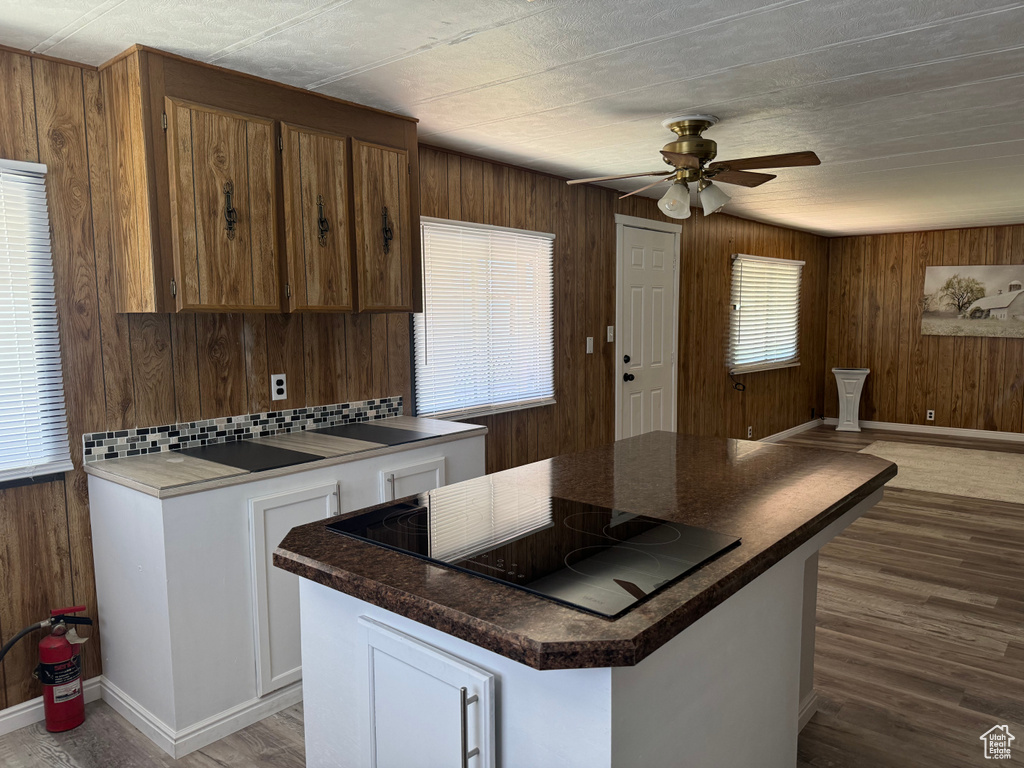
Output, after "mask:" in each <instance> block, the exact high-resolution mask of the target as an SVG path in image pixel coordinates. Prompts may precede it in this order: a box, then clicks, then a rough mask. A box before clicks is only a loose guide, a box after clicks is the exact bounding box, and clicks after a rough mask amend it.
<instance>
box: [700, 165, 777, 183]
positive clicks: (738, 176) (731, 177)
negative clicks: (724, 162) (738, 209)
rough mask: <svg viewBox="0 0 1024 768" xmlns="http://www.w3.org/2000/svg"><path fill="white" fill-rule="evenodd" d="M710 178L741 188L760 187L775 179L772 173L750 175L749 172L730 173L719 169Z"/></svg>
mask: <svg viewBox="0 0 1024 768" xmlns="http://www.w3.org/2000/svg"><path fill="white" fill-rule="evenodd" d="M709 178H712V179H714V180H715V181H721V182H724V183H726V184H739V185H740V186H741V187H758V186H760V185H761V184H764V183H765V182H766V181H771V180H772V179H774V178H775V177H774V176H772V174H770V173H749V172H748V171H729V170H722V169H719V170H717V171H716V172H715V175H714V176H709Z"/></svg>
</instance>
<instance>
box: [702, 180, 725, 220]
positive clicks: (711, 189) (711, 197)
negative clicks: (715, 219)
mask: <svg viewBox="0 0 1024 768" xmlns="http://www.w3.org/2000/svg"><path fill="white" fill-rule="evenodd" d="M697 197H699V198H700V204H701V207H702V208H704V215H705V216H710V215H711V214H712V213H715V212H716V211H720V210H722V208H723V207H725V204H726V203H728V202H729V201H730V200H732V198H731V197H729V195H727V194H725V192H723V191H722V188H721V187H716V186H715V185H714V184H712V183H711V182H708V185H707V186H706V187H704V189H702V190H701V191H700V193H699V194H698V195H697Z"/></svg>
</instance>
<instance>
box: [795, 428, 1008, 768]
mask: <svg viewBox="0 0 1024 768" xmlns="http://www.w3.org/2000/svg"><path fill="white" fill-rule="evenodd" d="M875 440H888V441H891V442H912V443H927V444H941V445H950V446H952V447H960V448H977V449H982V450H995V451H1009V452H1014V453H1021V452H1024V444H1022V443H1004V442H996V441H983V440H964V439H963V438H943V437H940V438H937V439H936V438H933V437H931V436H923V435H917V434H907V433H899V432H885V431H881V430H865V431H863V432H861V433H859V434H857V433H837V432H836V431H835V430H834V429H832V428H831V427H819V428H818V429H815V430H812V431H810V432H805V433H803V434H801V435H797V436H796V437H794V438H792V439H790V440H787V441H785V442H786V444H790V445H801V446H805V447H811V448H835V449H840V450H850V451H857V450H860V449H861V448H863V447H864V446H866V445H868V444H869V443H872V442H874V441H875ZM950 471H954V472H955V471H956V468H955V467H951V468H950ZM819 563H820V566H819V568H820V570H819V582H818V630H817V635H816V649H815V687H816V689H817V691H818V695H819V697H820V710H819V712H818V714H816V715H815V716H814V718H812V720H811V722H810V723H808V725H807V727H806V728H805V729H804V730H803V732H802V733H801V735H800V752H799V756H800V762H799V768H811V766H813V767H814V768H822V767H823V766H832V767H833V768H854V767H856V768H889V767H890V766H892V768H896V766H899V767H900V768H917V767H918V766H920V767H921V768H925V766H927V767H928V768H944V767H945V766H950V767H951V768H952V767H953V766H956V767H957V768H960V767H961V766H970V765H984V764H986V763H989V764H991V763H990V761H987V760H986V759H985V757H984V755H983V752H982V742H981V740H980V739H979V737H980V736H981V734H982V733H984V732H985V731H987V730H988V729H989V728H991V727H992V726H994V725H996V724H1007V725H1009V726H1010V732H1011V733H1013V734H1015V735H1017V736H1018V738H1020V739H1021V740H1020V741H1018V742H1016V744H1017V745H1019V746H1018V749H1017V751H1018V752H1019V755H1014V758H1015V759H1017V760H1024V499H1022V504H1007V503H1005V502H996V501H976V500H973V499H964V498H961V497H957V496H945V495H941V494H934V493H924V492H920V491H909V490H902V489H887V490H886V492H885V498H884V499H883V501H882V503H880V504H879V505H878V506H876V507H875V508H874V509H873V510H872V511H871V512H870V513H868V514H867V515H865V516H864V517H863V518H861V519H860V520H858V521H857V522H856V523H854V524H853V525H852V526H850V528H849V529H847V530H846V531H845V532H844V533H843V534H842V535H841V536H839V537H837V538H836V539H835V541H833V542H832V543H830V544H828V545H827V546H826V547H825V548H824V549H822V551H821V556H820V559H819ZM1013 762H1014V760H1011V761H1010V764H1013Z"/></svg>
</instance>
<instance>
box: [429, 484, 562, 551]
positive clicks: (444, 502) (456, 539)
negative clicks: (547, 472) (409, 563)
mask: <svg viewBox="0 0 1024 768" xmlns="http://www.w3.org/2000/svg"><path fill="white" fill-rule="evenodd" d="M536 482H537V484H538V487H541V488H547V487H548V484H547V483H544V482H543V481H542V480H536ZM428 499H429V500H428V502H427V504H428V516H427V520H428V528H429V545H430V556H431V557H435V558H438V559H440V560H448V561H450V562H456V561H459V560H467V559H469V558H471V557H473V556H475V555H477V554H480V553H482V552H489V551H491V550H492V549H497V548H498V547H501V546H504V545H506V544H510V543H512V542H514V541H516V540H517V539H520V538H522V537H524V536H527V535H529V534H531V533H534V532H536V531H539V530H541V529H542V528H550V527H551V526H552V525H554V523H553V522H552V519H551V497H550V496H542V495H540V494H539V493H537V491H536V490H534V489H533V488H524V487H522V486H519V485H517V484H515V483H501V482H495V481H493V480H491V481H489V482H485V481H484V478H480V479H479V480H477V481H474V482H470V483H456V484H455V485H448V486H445V487H443V488H437V489H435V490H433V491H430V493H429V495H428ZM435 505H438V507H439V508H441V509H443V510H444V513H443V514H441V515H437V514H435V513H434V511H433V510H434V508H435Z"/></svg>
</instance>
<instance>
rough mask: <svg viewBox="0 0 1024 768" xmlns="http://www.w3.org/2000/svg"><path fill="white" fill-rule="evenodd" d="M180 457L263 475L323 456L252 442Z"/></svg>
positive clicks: (189, 450)
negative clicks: (191, 457)
mask: <svg viewBox="0 0 1024 768" xmlns="http://www.w3.org/2000/svg"><path fill="white" fill-rule="evenodd" d="M178 453H180V454H182V455H184V456H194V457H195V458H197V459H206V460H207V461H215V462H217V463H218V464H226V465H228V466H229V467H236V468H238V469H247V470H249V471H250V472H262V471H264V470H267V469H277V468H278V467H290V466H292V465H294V464H305V463H306V462H308V461H319V460H320V459H322V458H323V456H315V455H313V454H312V453H301V452H300V451H292V450H289V449H287V448H278V447H277V446H275V445H262V444H261V443H254V442H253V441H252V440H234V441H232V442H230V443H214V444H213V445H204V446H201V447H199V448H183V449H182V450H180V451H178Z"/></svg>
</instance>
